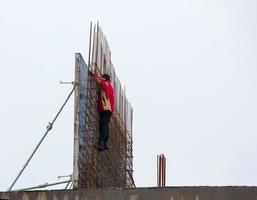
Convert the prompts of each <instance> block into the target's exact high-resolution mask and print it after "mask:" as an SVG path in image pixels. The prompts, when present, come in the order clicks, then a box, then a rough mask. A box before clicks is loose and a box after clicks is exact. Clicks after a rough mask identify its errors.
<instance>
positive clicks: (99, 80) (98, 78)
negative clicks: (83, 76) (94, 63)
mask: <svg viewBox="0 0 257 200" xmlns="http://www.w3.org/2000/svg"><path fill="white" fill-rule="evenodd" d="M89 73H90V74H91V75H92V76H93V78H94V79H95V81H96V82H97V83H98V84H100V82H101V80H102V79H101V78H100V77H99V76H98V75H97V73H94V72H92V71H89Z"/></svg>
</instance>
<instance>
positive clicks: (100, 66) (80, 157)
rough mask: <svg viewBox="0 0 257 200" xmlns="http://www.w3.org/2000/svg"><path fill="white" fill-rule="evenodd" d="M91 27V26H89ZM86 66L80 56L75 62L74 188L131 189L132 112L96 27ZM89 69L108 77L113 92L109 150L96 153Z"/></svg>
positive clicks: (96, 123)
mask: <svg viewBox="0 0 257 200" xmlns="http://www.w3.org/2000/svg"><path fill="white" fill-rule="evenodd" d="M91 27H92V26H91ZM88 62H89V65H87V64H86V62H85V61H84V59H83V57H82V56H81V54H76V59H75V68H76V69H75V80H76V82H77V87H76V90H75V112H74V163H73V166H74V167H73V168H74V170H73V184H74V187H75V188H82V187H85V188H96V187H120V188H121V187H122V188H125V187H134V186H135V184H134V181H133V156H132V155H133V153H132V120H133V119H132V118H133V109H132V106H131V105H130V103H129V102H128V100H127V98H126V95H125V92H124V90H123V89H122V87H121V83H120V81H119V79H118V77H117V76H116V74H115V70H114V67H113V65H112V62H111V52H110V49H109V45H108V43H107V41H106V39H105V36H104V35H103V33H102V31H101V29H100V27H99V26H98V25H95V27H94V30H92V28H91V31H90V45H89V60H88ZM89 69H90V70H94V71H96V72H97V73H98V74H103V73H108V74H110V75H111V81H112V85H113V87H114V91H115V112H114V114H113V116H112V119H111V122H110V127H109V128H110V129H109V142H108V143H109V146H110V149H109V150H108V151H104V152H98V151H97V150H96V149H95V148H94V146H95V145H96V143H97V139H98V136H99V114H98V111H97V103H98V87H97V84H96V82H95V81H94V80H93V77H92V76H91V75H89Z"/></svg>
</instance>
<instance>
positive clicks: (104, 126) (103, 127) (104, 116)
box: [99, 110, 112, 144]
mask: <svg viewBox="0 0 257 200" xmlns="http://www.w3.org/2000/svg"><path fill="white" fill-rule="evenodd" d="M111 116H112V112H111V111H109V110H106V111H103V112H100V127H99V128H100V135H99V141H100V142H104V143H105V144H107V141H108V138H109V123H110V119H111Z"/></svg>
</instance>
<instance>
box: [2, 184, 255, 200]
mask: <svg viewBox="0 0 257 200" xmlns="http://www.w3.org/2000/svg"><path fill="white" fill-rule="evenodd" d="M0 199H11V200H142V199H144V200H257V187H165V188H135V189H79V190H52V191H33V192H11V193H5V192H0Z"/></svg>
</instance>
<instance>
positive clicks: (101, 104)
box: [90, 71, 114, 151]
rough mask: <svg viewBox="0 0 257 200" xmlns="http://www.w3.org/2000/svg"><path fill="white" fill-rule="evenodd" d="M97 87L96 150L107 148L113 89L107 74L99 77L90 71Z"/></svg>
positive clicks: (112, 108) (112, 106)
mask: <svg viewBox="0 0 257 200" xmlns="http://www.w3.org/2000/svg"><path fill="white" fill-rule="evenodd" d="M90 73H91V74H92V75H93V77H94V79H95V80H96V82H97V85H98V87H99V95H98V111H99V116H100V123H99V129H100V131H99V139H98V146H97V150H98V151H104V150H108V149H109V147H108V138H109V123H110V119H111V116H112V114H113V112H114V91H113V87H112V84H111V79H110V76H109V75H108V74H103V75H102V76H101V77H99V76H98V75H97V74H96V73H93V72H91V71H90Z"/></svg>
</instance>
